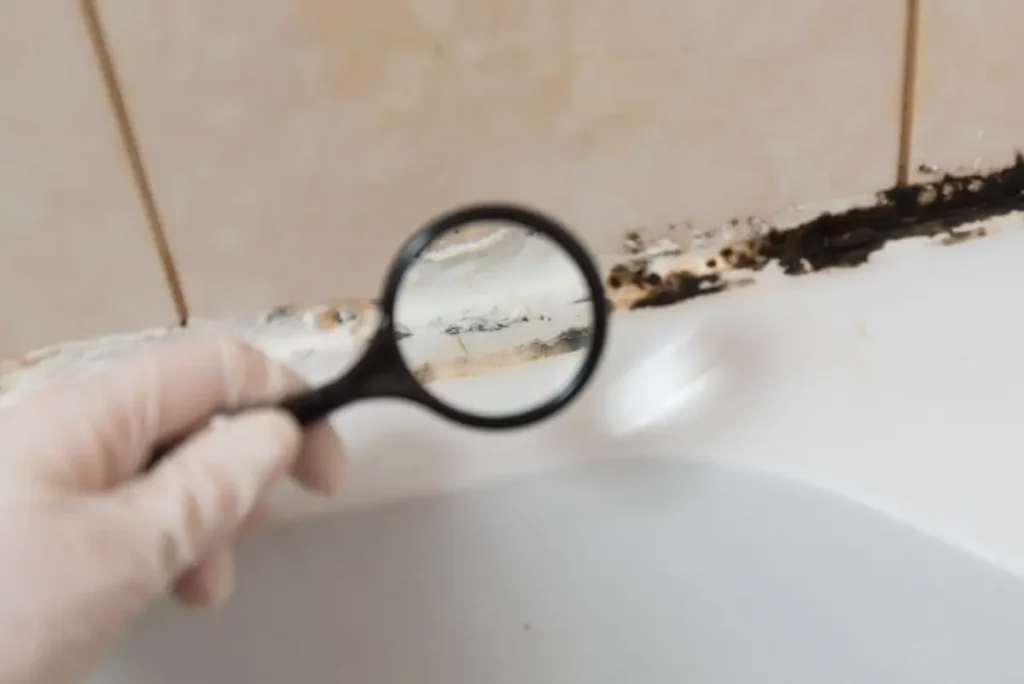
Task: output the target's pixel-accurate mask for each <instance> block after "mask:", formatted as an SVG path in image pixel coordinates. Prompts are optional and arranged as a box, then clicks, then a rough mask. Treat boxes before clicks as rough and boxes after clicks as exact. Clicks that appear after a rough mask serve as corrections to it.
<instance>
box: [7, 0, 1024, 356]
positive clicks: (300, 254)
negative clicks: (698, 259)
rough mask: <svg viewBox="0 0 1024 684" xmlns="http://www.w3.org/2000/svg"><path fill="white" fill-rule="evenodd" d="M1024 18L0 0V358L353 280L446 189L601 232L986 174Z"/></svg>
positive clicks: (754, 9) (1009, 144) (1013, 139)
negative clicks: (925, 178) (955, 174)
mask: <svg viewBox="0 0 1024 684" xmlns="http://www.w3.org/2000/svg"><path fill="white" fill-rule="evenodd" d="M1022 19H1024V6H1022V5H1020V4H1019V3H1017V2H1014V0H972V2H963V1H961V0H900V1H897V0H830V1H829V2H824V1H823V0H787V2H785V3H783V4H781V5H780V3H779V2H777V0H743V2H738V3H735V2H734V3H722V2H720V1H719V0H637V1H636V2H631V3H622V2H614V1H613V0H490V1H489V2H486V3H479V2H472V1H471V0H378V1H377V2H374V3H365V2H357V0H221V1H220V2H216V3H210V2H203V1H202V0H178V1H177V2H162V1H161V0H83V1H82V2H77V3H73V2H68V1H67V0H10V2H7V3H4V4H3V5H2V6H0V87H2V88H4V89H6V92H5V93H4V95H3V97H0V152H2V153H0V226H2V231H3V232H2V233H0V235H2V239H3V245H4V246H3V249H0V321H2V324H0V331H2V332H0V355H6V354H13V353H19V352H23V351H27V350H29V349H32V348H35V347H38V346H41V345H45V344H51V343H55V342H58V341H62V340H66V339H74V338H81V337H88V336H93V335H100V334H106V333H113V332H124V331H130V330H134V329H139V328H145V327H149V326H154V325H161V324H172V323H174V322H175V321H176V320H177V318H178V317H179V316H180V315H182V314H183V313H187V314H189V315H192V316H201V317H211V316H222V315H229V314H231V315H234V314H239V313H249V312H256V311H259V310H261V309H265V308H268V307H271V306H275V305H279V304H300V305H301V304H310V303H318V302H325V301H330V300H331V299H333V298H342V297H354V296H372V295H373V294H375V292H376V290H377V285H378V281H379V278H380V276H381V275H382V273H383V271H384V268H385V266H386V264H387V261H388V260H389V258H390V256H391V255H392V253H393V251H394V249H395V248H396V247H397V245H398V244H399V243H400V242H401V241H402V240H403V239H404V238H405V237H406V236H407V235H408V234H409V233H410V232H411V231H412V230H413V229H414V228H416V227H418V226H419V225H420V224H421V223H423V222H424V221H425V220H426V219H428V218H430V217H431V216H433V215H434V214H437V213H439V212H441V211H445V210H447V209H450V208H452V207H454V206H456V205H459V204H462V203H464V202H467V201H476V200H481V199H510V200H517V201H524V202H527V203H529V204H531V205H534V206H537V207H539V208H543V209H544V210H546V211H549V212H551V213H554V214H556V215H558V216H560V217H562V218H564V219H565V220H567V221H568V222H569V223H570V225H572V226H574V227H575V228H576V229H577V230H578V231H579V232H580V233H581V234H582V235H583V236H584V237H585V238H586V239H587V240H588V241H589V242H590V243H591V245H592V246H593V248H594V249H595V250H596V251H599V252H607V251H617V250H618V249H619V245H620V243H621V241H622V236H623V235H624V233H625V232H626V231H629V230H633V229H642V230H644V231H646V232H647V233H648V234H650V235H653V236H656V235H658V234H662V233H665V232H666V231H668V230H669V227H670V226H672V225H681V224H684V223H687V222H688V223H689V224H690V225H692V226H695V227H698V228H700V227H711V226H715V225H718V224H720V223H722V222H724V221H727V220H728V219H730V218H732V217H734V216H743V215H771V214H772V213H774V212H779V211H783V210H785V209H787V208H788V207H791V206H792V205H794V204H797V203H815V202H820V201H825V200H833V199H839V198H846V197H857V196H863V195H865V194H869V193H872V192H874V191H876V190H879V189H882V188H885V187H888V186H891V185H893V184H894V183H896V182H898V181H904V180H911V181H913V180H916V177H917V175H918V171H917V168H918V167H919V166H920V165H921V164H935V165H938V166H940V167H941V168H942V169H943V170H947V171H957V170H962V169H969V168H985V167H991V166H997V165H1001V164H1004V163H1006V162H1008V161H1009V160H1010V158H1011V157H1012V155H1013V153H1014V151H1015V149H1016V146H1017V145H1019V144H1020V143H1021V142H1024V124H1022V123H1020V121H1019V116H1016V113H1017V112H1018V111H1019V109H1020V108H1019V107H1016V106H1015V105H1014V102H1015V100H1014V98H1015V97H1016V95H1017V93H1018V88H1017V87H1016V86H1017V85H1018V84H1019V83H1020V81H1021V78H1020V77H1019V76H1018V72H1019V68H1018V66H1017V65H1018V62H1019V60H1018V59H1017V58H1018V57H1021V56H1022V55H1024V48H1021V47H1017V48H1015V47H1013V46H1014V45H1015V44H1018V42H1019V41H1016V40H1015V38H1016V36H1015V34H1014V27H1016V26H1018V25H1019V24H1020V20H1022ZM908 24H909V26H910V28H909V29H908ZM97 28H98V29H99V31H96V30H95V29H97ZM908 46H909V50H908ZM908 53H909V55H910V58H909V59H908ZM104 66H107V67H111V68H107V69H105V68H104ZM105 77H106V78H105ZM111 78H112V79H113V80H111ZM908 85H909V87H908ZM133 155H134V156H135V160H136V161H137V162H138V163H137V164H134V165H133V163H132V161H133ZM154 235H156V236H162V238H163V239H164V240H165V241H166V245H167V247H168V249H169V251H170V254H171V256H172V257H173V264H172V267H173V271H174V272H173V273H171V274H170V277H169V276H168V273H167V264H162V263H161V259H160V258H159V254H160V250H159V249H158V247H159V245H160V243H159V241H157V242H154ZM175 281H177V282H180V287H181V291H182V297H180V298H176V297H175V296H174V295H173V294H172V289H170V288H169V285H168V283H169V282H172V283H173V282H175ZM176 299H177V300H179V301H176ZM185 308H187V311H185Z"/></svg>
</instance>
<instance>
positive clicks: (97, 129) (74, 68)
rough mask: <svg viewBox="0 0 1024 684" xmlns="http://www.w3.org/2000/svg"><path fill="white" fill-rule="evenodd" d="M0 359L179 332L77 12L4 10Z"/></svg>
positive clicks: (10, 5)
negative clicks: (123, 335) (157, 329)
mask: <svg viewBox="0 0 1024 684" xmlns="http://www.w3.org/2000/svg"><path fill="white" fill-rule="evenodd" d="M0 231H2V232H0V236H2V245H0V355H6V354H16V353H20V352H24V351H28V350H30V349H32V348H34V347H37V346H40V345H46V344H50V343H53V342H59V341H64V340H67V339H69V338H78V337H83V336H92V335H100V334H105V333H109V332H117V331H126V330H132V329H134V328H139V327H145V326H151V325H154V324H164V323H172V322H173V321H174V313H173V309H172V306H171V300H170V297H169V295H168V292H167V288H166V287H165V286H164V281H163V276H162V275H161V271H160V267H159V262H158V260H157V257H156V252H155V250H154V249H153V247H152V244H151V241H150V238H149V233H148V231H147V228H146V222H145V220H144V216H143V212H142V209H141V205H140V203H139V199H138V195H137V192H136V190H135V185H134V183H133V181H132V177H131V174H130V172H129V166H128V163H127V161H126V157H125V154H124V151H123V148H122V145H121V143H120V140H119V138H118V134H117V129H116V126H115V120H114V118H113V115H112V113H111V108H110V105H109V103H108V100H107V97H106V95H105V91H104V89H103V84H102V80H101V76H100V72H99V70H98V67H97V61H96V59H95V57H94V53H93V50H92V47H91V42H90V40H89V36H88V33H87V32H86V29H85V24H84V22H83V18H82V14H81V12H80V10H79V7H78V3H75V2H69V1H68V0H9V1H7V2H2V3H0Z"/></svg>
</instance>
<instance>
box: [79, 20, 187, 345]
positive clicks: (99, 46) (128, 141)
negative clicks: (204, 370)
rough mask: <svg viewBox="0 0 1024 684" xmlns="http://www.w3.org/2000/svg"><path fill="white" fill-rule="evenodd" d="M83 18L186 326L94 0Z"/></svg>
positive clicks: (167, 249)
mask: <svg viewBox="0 0 1024 684" xmlns="http://www.w3.org/2000/svg"><path fill="white" fill-rule="evenodd" d="M80 4H81V6H82V15H83V18H84V19H85V25H86V30H87V32H88V33H89V38H90V40H91V42H92V45H93V49H94V51H95V53H96V59H97V62H98V63H99V67H100V73H101V75H102V77H103V84H104V87H105V89H106V91H107V97H108V99H109V100H110V106H111V108H112V109H113V110H114V118H115V119H116V121H117V129H118V133H119V134H120V137H121V142H122V144H123V146H124V150H125V154H127V155H128V162H129V165H130V166H131V171H132V178H133V180H134V181H135V187H136V189H137V190H138V193H139V198H140V199H141V200H142V207H143V211H144V212H145V214H146V223H147V225H148V227H149V233H150V237H151V238H152V241H153V246H154V247H155V248H156V251H157V256H158V257H159V259H160V266H161V268H162V269H163V273H164V280H165V281H166V283H167V287H168V289H169V290H170V295H171V300H172V302H173V304H174V311H175V314H176V315H177V317H178V325H185V324H186V323H187V322H188V319H189V310H188V303H187V302H186V301H185V292H184V288H182V285H181V276H180V274H179V273H178V267H177V266H176V264H175V263H174V256H173V254H172V253H171V245H170V242H169V241H168V240H167V234H166V233H165V231H164V226H163V221H162V220H161V219H160V212H159V210H158V209H157V205H156V197H155V196H154V194H153V188H152V185H151V184H150V182H149V176H148V174H147V173H146V167H145V164H144V163H143V161H142V154H141V152H140V151H139V143H138V138H137V137H136V135H135V130H134V128H133V127H132V122H131V118H130V116H129V115H128V106H127V104H126V102H125V98H124V93H123V91H122V89H121V85H120V83H119V82H118V78H117V70H116V68H115V66H114V59H113V56H112V55H111V53H110V46H109V45H108V43H107V39H106V35H105V34H104V32H103V24H102V22H101V21H100V16H99V10H98V8H97V7H96V0H80Z"/></svg>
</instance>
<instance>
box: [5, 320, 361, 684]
mask: <svg viewBox="0 0 1024 684" xmlns="http://www.w3.org/2000/svg"><path fill="white" fill-rule="evenodd" d="M303 386H304V384H303V382H302V381H301V379H300V378H299V377H298V376H296V375H295V374H293V373H292V372H291V371H289V370H287V369H285V368H284V367H282V366H278V365H276V364H273V363H271V362H270V361H268V359H267V358H266V357H265V356H264V355H263V354H262V353H260V352H258V351H256V350H255V349H253V348H251V347H248V346H245V345H242V344H240V343H236V342H233V341H226V340H222V339H196V340H190V341H185V342H180V343H176V344H171V345H166V346H164V347H163V348H160V349H158V350H157V351H155V352H153V353H150V354H147V355H143V356H141V357H139V358H137V359H135V360H132V361H128V362H125V363H124V364H122V365H121V366H119V367H116V368H114V369H113V370H111V371H109V372H107V373H104V374H102V375H98V376H96V377H95V378H91V379H88V380H83V381H78V382H73V383H66V384H63V385H61V386H56V385H54V386H51V387H49V388H46V389H43V390H40V391H39V392H38V393H36V394H33V395H31V396H29V397H27V398H26V400H25V401H24V402H23V403H20V404H16V405H15V406H13V407H11V408H9V409H0V681H2V682H5V683H6V684H15V683H18V684H20V683H23V682H24V683H28V682H31V683H33V684H58V683H64V682H72V681H75V680H76V679H77V678H78V677H80V676H82V675H84V674H85V673H87V672H88V671H89V670H90V669H91V668H92V667H93V666H94V664H95V661H96V660H98V658H99V657H100V655H101V654H102V653H103V652H104V651H105V650H106V649H107V648H109V647H111V646H112V645H113V644H114V642H116V641H117V640H118V638H119V636H120V635H121V633H122V632H123V631H124V629H125V628H126V627H127V626H128V624H129V623H130V621H131V620H132V619H133V618H134V617H135V616H136V615H138V614H139V613H141V612H142V611H143V610H144V609H145V608H146V607H147V606H149V605H150V604H151V603H153V602H155V601H156V600H158V599H160V598H161V597H162V596H163V595H165V594H166V593H167V592H168V591H172V592H173V593H174V595H175V596H176V597H177V598H179V599H181V600H182V601H184V602H185V603H187V604H191V605H198V606H203V605H211V604H217V603H219V602H221V601H223V600H224V599H225V598H226V597H227V596H228V595H229V593H230V592H231V589H232V585H233V566H232V557H231V547H232V543H233V542H234V541H235V539H236V538H237V537H238V535H239V534H241V533H244V532H245V531H246V530H248V529H251V528H253V527H254V526H256V525H258V524H259V522H260V521H261V520H262V519H263V518H264V517H265V514H266V494H267V491H268V488H269V487H270V486H271V485H272V484H273V483H274V482H275V481H277V480H279V479H281V478H283V477H286V476H288V475H289V474H291V475H292V476H293V477H294V478H295V479H296V480H298V482H299V483H300V484H302V485H303V486H304V487H305V488H307V489H309V490H311V491H314V492H319V493H322V494H329V493H332V492H334V491H335V489H336V488H337V486H338V485H339V483H340V480H341V477H342V473H343V463H344V462H343V459H342V454H341V449H340V447H339V445H338V441H337V439H336V437H335V435H334V433H333V431H332V430H331V429H330V427H329V426H328V425H327V424H324V425H322V426H320V427H317V428H315V429H311V430H309V431H307V432H305V433H303V432H302V431H300V429H299V426H298V425H297V424H296V423H295V422H294V421H293V420H292V419H291V418H290V416H288V415H287V414H285V413H283V412H280V411H276V410H267V409H260V410H253V411H249V412H243V413H240V414H237V415H235V416H234V417H231V418H225V419H223V420H218V421H215V422H214V423H212V424H209V421H210V418H211V417H213V416H215V415H217V414H218V413H220V412H222V411H231V410H236V409H240V408H244V407H246V406H251V405H254V404H259V403H263V402H270V401H274V400H277V399H279V398H281V397H283V396H284V395H285V394H286V393H290V392H294V391H296V390H297V389H300V388H302V387H303ZM204 426H206V427H204ZM190 429H191V430H196V429H198V430H200V431H199V432H198V433H196V434H195V435H194V436H193V437H191V438H190V439H187V440H186V441H185V442H183V443H181V444H180V445H179V446H178V447H177V448H176V449H175V450H174V451H173V452H172V453H170V454H169V455H168V457H167V458H166V459H165V460H163V461H162V462H161V463H160V464H159V465H158V466H157V467H156V468H155V469H153V471H152V472H150V473H148V474H146V475H141V476H140V475H138V473H139V471H140V468H141V467H142V466H143V464H144V462H145V461H146V459H147V458H148V457H149V455H150V453H151V452H152V450H153V449H154V448H155V447H156V446H157V445H158V444H161V443H165V442H166V441H167V440H168V439H169V438H172V437H175V436H179V435H181V434H183V433H187V432H188V431H189V430H190Z"/></svg>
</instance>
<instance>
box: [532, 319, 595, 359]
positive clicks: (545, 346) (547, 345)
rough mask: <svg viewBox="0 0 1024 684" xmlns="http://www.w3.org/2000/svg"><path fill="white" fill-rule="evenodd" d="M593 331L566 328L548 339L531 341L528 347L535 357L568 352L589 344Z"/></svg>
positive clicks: (583, 347)
mask: <svg viewBox="0 0 1024 684" xmlns="http://www.w3.org/2000/svg"><path fill="white" fill-rule="evenodd" d="M593 336H594V331H593V330H591V329H590V328H589V327H586V328H566V329H565V330H563V331H562V332H561V333H559V334H558V335H556V336H555V337H553V338H551V339H550V340H545V341H543V342H542V341H540V340H537V341H535V342H531V343H530V344H529V345H528V347H529V351H530V353H531V354H533V355H535V356H536V358H544V357H547V356H557V355H559V354H568V353H569V352H574V351H579V350H580V349H586V348H588V347H589V346H590V341H591V340H592V339H593Z"/></svg>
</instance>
